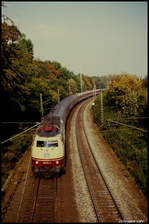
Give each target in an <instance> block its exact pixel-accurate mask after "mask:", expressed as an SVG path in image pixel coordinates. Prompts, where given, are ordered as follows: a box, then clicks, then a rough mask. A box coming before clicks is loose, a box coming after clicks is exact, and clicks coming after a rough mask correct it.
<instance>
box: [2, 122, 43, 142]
mask: <svg viewBox="0 0 149 224" xmlns="http://www.w3.org/2000/svg"><path fill="white" fill-rule="evenodd" d="M39 124H40V123H38V124H36V125H34V126H32V127H30V128H28V129H26V130H25V131H23V132H21V133H19V134H17V135H15V136H13V137H11V138H8V139H6V140H5V141H3V142H1V144H4V143H6V142H8V141H9V140H12V139H14V138H16V137H18V136H20V135H22V134H24V133H25V132H27V131H29V130H31V129H32V128H35V127H36V126H38V125H39Z"/></svg>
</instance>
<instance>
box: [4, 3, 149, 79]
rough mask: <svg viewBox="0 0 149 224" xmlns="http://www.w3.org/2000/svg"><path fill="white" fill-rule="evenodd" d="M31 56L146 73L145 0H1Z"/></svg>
mask: <svg viewBox="0 0 149 224" xmlns="http://www.w3.org/2000/svg"><path fill="white" fill-rule="evenodd" d="M4 3H5V5H6V6H7V7H4V8H3V9H2V13H3V14H5V15H7V16H8V17H10V18H11V19H12V20H13V21H14V23H15V24H16V26H17V27H18V28H19V30H20V31H21V32H22V33H24V34H25V35H26V39H30V40H31V41H32V43H33V46H34V58H38V59H41V60H43V61H44V60H50V61H58V62H59V63H61V65H62V66H63V67H66V68H67V69H68V70H69V71H72V72H74V73H75V74H78V73H83V74H85V75H88V76H102V75H107V74H108V75H109V74H120V73H122V72H127V73H131V74H136V75H137V76H139V77H140V76H141V77H143V76H145V75H147V53H148V52H147V25H148V24H147V6H148V5H147V1H136V2H135V1H133V2H131V1H126V2H121V1H120V2H117V1H116V2H114V1H113V2H108V1H103V2H102V1H95V2H94V1H82V2H81V1H76V2H75V1H72V2H71V1H48V2H46V1H45V2H44V1H24V2H22V1H20V2H19V1H13V2H10V1H8V2H7V1H4Z"/></svg>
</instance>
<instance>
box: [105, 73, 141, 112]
mask: <svg viewBox="0 0 149 224" xmlns="http://www.w3.org/2000/svg"><path fill="white" fill-rule="evenodd" d="M141 88H142V81H141V80H139V79H138V78H137V77H136V76H135V75H129V74H121V75H118V76H116V77H115V78H114V79H113V80H112V81H111V82H110V84H109V86H108V89H107V94H106V100H107V103H108V104H109V105H110V106H113V107H114V108H117V110H120V111H121V112H122V113H124V114H125V115H137V113H138V107H139V106H138V95H139V91H140V90H141Z"/></svg>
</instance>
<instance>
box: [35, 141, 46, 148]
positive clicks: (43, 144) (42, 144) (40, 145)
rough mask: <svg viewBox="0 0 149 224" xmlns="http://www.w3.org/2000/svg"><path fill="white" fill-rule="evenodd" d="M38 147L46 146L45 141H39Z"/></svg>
mask: <svg viewBox="0 0 149 224" xmlns="http://www.w3.org/2000/svg"><path fill="white" fill-rule="evenodd" d="M37 147H45V142H44V141H37Z"/></svg>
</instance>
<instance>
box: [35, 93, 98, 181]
mask: <svg viewBox="0 0 149 224" xmlns="http://www.w3.org/2000/svg"><path fill="white" fill-rule="evenodd" d="M99 91H100V90H96V93H98V92H99ZM94 93H95V92H93V91H88V92H83V93H81V94H75V95H72V96H69V97H66V98H65V99H63V100H62V101H61V102H60V103H59V104H57V105H56V106H55V108H54V111H52V112H49V113H48V114H47V115H46V116H45V118H44V120H43V121H42V122H41V124H40V125H39V127H38V128H37V130H36V134H35V136H34V141H33V143H32V170H33V172H34V174H35V176H38V175H42V176H48V177H51V176H58V175H60V174H62V173H64V172H65V165H66V157H65V126H66V122H67V118H68V116H69V113H70V111H71V110H72V108H73V107H74V106H75V105H76V104H78V103H79V102H80V101H82V100H85V99H87V98H89V97H91V96H93V94H94Z"/></svg>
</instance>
